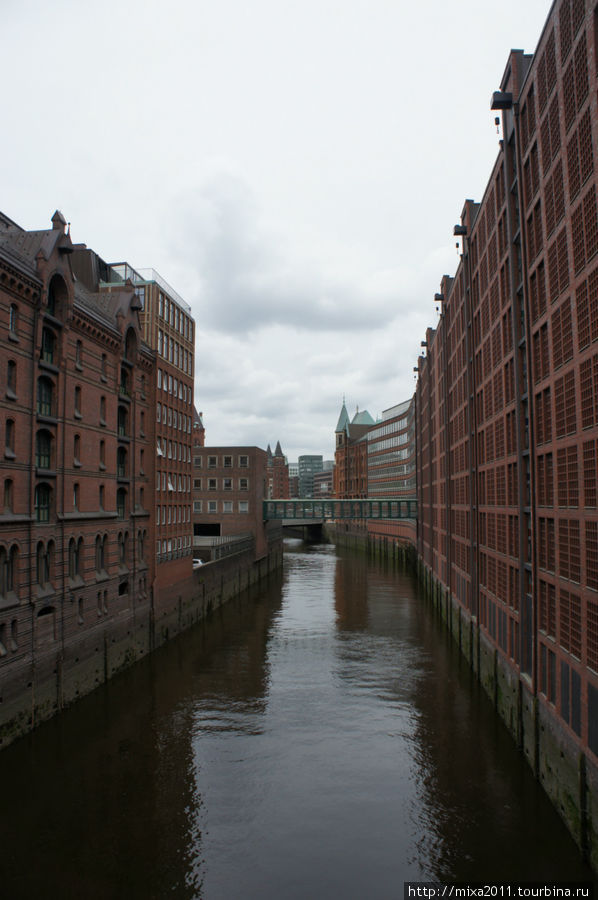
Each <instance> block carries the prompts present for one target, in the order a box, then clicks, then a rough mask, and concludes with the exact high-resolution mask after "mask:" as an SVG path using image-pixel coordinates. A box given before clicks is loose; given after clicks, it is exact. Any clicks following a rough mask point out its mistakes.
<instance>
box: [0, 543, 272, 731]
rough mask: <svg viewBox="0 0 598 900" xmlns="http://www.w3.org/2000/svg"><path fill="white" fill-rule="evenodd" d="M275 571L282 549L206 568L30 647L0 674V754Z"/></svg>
mask: <svg viewBox="0 0 598 900" xmlns="http://www.w3.org/2000/svg"><path fill="white" fill-rule="evenodd" d="M281 566H282V541H275V542H272V543H271V544H270V547H269V551H268V554H267V555H266V556H265V557H263V558H262V559H259V560H257V561H255V560H254V558H253V552H252V551H247V552H244V553H238V554H236V555H233V556H229V557H225V558H223V559H220V560H216V561H215V562H212V563H208V564H206V565H205V566H202V567H201V568H200V569H196V570H195V571H194V572H193V575H192V577H191V578H190V579H185V580H184V581H181V582H180V583H177V584H175V585H173V586H172V589H171V590H170V591H169V596H168V598H167V600H166V602H162V603H160V604H157V603H152V601H151V598H148V599H147V600H146V601H145V602H143V603H137V604H136V605H135V606H134V607H130V608H124V609H121V610H120V611H119V612H118V613H117V614H115V615H114V616H112V617H111V618H110V619H108V620H105V619H103V618H102V617H99V618H98V621H97V623H94V624H92V625H90V626H89V627H88V628H86V629H85V631H83V632H82V633H81V635H80V636H79V635H77V636H74V637H71V638H69V639H66V640H62V641H60V640H57V641H53V642H52V643H51V644H49V645H46V646H41V647H38V646H35V647H33V648H32V650H31V652H30V654H29V655H28V657H27V658H26V659H24V660H22V661H19V663H18V664H17V665H14V666H11V668H10V670H9V671H7V672H5V673H3V677H2V681H1V683H0V748H3V747H6V746H8V745H9V744H10V743H12V741H14V740H15V739H16V738H18V737H20V736H21V735H24V734H26V733H27V732H29V731H31V730H32V729H33V728H35V727H36V726H37V725H39V724H40V723H41V722H43V721H44V720H46V719H49V718H51V717H52V716H54V715H56V714H57V713H59V712H60V711H61V710H62V709H64V708H65V707H67V706H70V705H71V704H72V703H74V702H75V701H76V700H78V699H79V698H80V697H83V696H84V695H85V694H88V693H90V692H91V691H93V690H94V689H95V688H96V687H98V686H99V685H101V684H103V683H104V682H106V681H107V680H108V679H109V678H111V677H112V676H113V675H115V674H116V673H118V672H120V671H122V670H123V669H125V668H127V667H128V666H130V665H132V664H133V663H135V662H136V661H137V660H140V659H142V658H143V657H144V656H146V655H147V654H148V653H151V652H152V650H154V649H155V648H156V647H159V646H160V645H161V644H164V643H165V642H166V641H168V640H170V639H172V638H173V637H175V636H176V635H177V634H180V633H181V632H182V631H184V630H186V629H187V628H190V627H191V626H192V625H194V624H196V623H197V622H199V621H200V620H202V619H204V618H205V617H206V616H208V615H209V614H210V612H211V611H212V610H214V609H216V608H217V607H219V606H221V605H222V604H224V603H226V602H227V601H229V600H231V599H232V598H233V597H236V596H238V595H239V594H240V593H241V592H242V591H244V590H245V589H246V588H248V587H251V586H252V585H254V584H257V583H259V582H260V581H262V580H264V579H266V578H267V577H268V575H269V574H270V573H272V572H274V571H277V570H279V569H280V567H281Z"/></svg>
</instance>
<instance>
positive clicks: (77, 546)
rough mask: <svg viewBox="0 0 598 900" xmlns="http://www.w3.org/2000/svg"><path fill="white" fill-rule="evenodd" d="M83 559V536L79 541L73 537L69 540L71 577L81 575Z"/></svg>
mask: <svg viewBox="0 0 598 900" xmlns="http://www.w3.org/2000/svg"><path fill="white" fill-rule="evenodd" d="M82 560H83V538H79V540H78V541H76V540H75V538H71V539H70V541H69V578H71V579H75V578H80V577H81V563H82Z"/></svg>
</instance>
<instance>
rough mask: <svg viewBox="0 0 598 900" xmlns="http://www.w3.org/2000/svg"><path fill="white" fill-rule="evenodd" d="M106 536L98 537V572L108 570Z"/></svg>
mask: <svg viewBox="0 0 598 900" xmlns="http://www.w3.org/2000/svg"><path fill="white" fill-rule="evenodd" d="M106 541H107V538H106V535H104V537H101V536H100V535H99V534H98V536H97V537H96V572H103V571H104V570H105V569H106Z"/></svg>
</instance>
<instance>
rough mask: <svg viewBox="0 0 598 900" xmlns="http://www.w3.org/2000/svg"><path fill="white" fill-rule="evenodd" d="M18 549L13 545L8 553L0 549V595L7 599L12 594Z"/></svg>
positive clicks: (4, 549) (3, 548)
mask: <svg viewBox="0 0 598 900" xmlns="http://www.w3.org/2000/svg"><path fill="white" fill-rule="evenodd" d="M17 559H18V548H17V546H16V545H13V546H12V547H11V548H10V550H9V551H7V550H6V548H5V547H0V595H1V596H3V597H7V596H8V595H9V594H12V593H14V589H15V578H16V574H17Z"/></svg>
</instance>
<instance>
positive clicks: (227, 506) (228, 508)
mask: <svg viewBox="0 0 598 900" xmlns="http://www.w3.org/2000/svg"><path fill="white" fill-rule="evenodd" d="M222 511H223V512H225V513H232V511H233V502H232V500H224V502H223V504H222Z"/></svg>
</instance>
